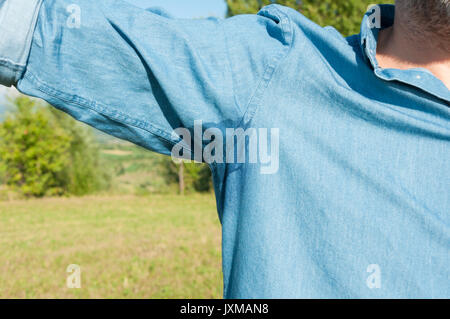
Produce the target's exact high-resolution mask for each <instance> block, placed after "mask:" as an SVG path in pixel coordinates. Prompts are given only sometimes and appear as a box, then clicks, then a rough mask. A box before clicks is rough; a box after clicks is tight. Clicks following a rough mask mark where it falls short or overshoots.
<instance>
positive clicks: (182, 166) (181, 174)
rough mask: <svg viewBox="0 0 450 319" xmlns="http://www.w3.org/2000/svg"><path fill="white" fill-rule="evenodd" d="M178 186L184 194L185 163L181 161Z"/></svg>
mask: <svg viewBox="0 0 450 319" xmlns="http://www.w3.org/2000/svg"><path fill="white" fill-rule="evenodd" d="M178 186H179V190H180V195H184V163H183V162H181V163H180V166H179V167H178Z"/></svg>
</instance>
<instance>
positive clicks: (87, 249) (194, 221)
mask: <svg viewBox="0 0 450 319" xmlns="http://www.w3.org/2000/svg"><path fill="white" fill-rule="evenodd" d="M0 234H1V236H0V298H221V297H222V278H221V259H220V225H219V222H218V218H217V213H216V210H215V201H214V197H213V195H211V194H207V195H192V196H186V197H183V196H177V195H150V196H147V197H143V196H133V195H128V196H104V197H103V196H91V197H82V198H66V199H62V198H49V199H39V200H23V201H9V202H0ZM70 264H77V265H79V266H80V267H81V285H82V287H81V288H80V289H73V288H72V289H69V288H67V287H66V278H67V276H68V275H69V273H67V272H66V268H67V266H68V265H70Z"/></svg>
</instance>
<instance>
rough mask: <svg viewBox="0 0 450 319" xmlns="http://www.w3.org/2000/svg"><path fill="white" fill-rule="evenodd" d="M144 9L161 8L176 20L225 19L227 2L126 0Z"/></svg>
mask: <svg viewBox="0 0 450 319" xmlns="http://www.w3.org/2000/svg"><path fill="white" fill-rule="evenodd" d="M126 1H128V2H130V3H132V4H134V5H136V6H139V7H142V8H149V7H160V8H163V9H165V11H167V12H168V13H170V15H172V16H174V17H176V18H205V17H211V16H213V17H224V16H225V11H226V4H225V0H126Z"/></svg>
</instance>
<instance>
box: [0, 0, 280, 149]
mask: <svg viewBox="0 0 450 319" xmlns="http://www.w3.org/2000/svg"><path fill="white" fill-rule="evenodd" d="M24 2H27V6H26V8H25V7H24V6H25V4H24ZM30 3H33V4H34V5H33V6H29V4H30ZM5 5H6V7H5V8H11V6H15V8H14V9H9V10H12V11H10V12H11V13H14V14H12V15H11V16H10V15H8V19H9V20H12V21H13V25H15V26H16V27H18V28H19V29H20V32H19V34H22V33H23V34H26V36H22V37H21V38H17V39H16V38H14V37H12V36H7V39H8V40H7V41H10V42H11V43H13V48H12V52H13V55H12V56H9V55H8V54H10V51H9V50H10V48H9V44H6V45H3V46H0V57H4V58H5V59H8V60H10V62H11V64H8V65H6V66H4V67H6V70H5V69H2V71H1V73H2V75H1V78H2V84H6V85H8V84H11V83H13V84H14V85H16V86H17V88H18V89H19V91H21V92H23V93H25V94H28V95H32V96H37V97H40V98H43V99H45V100H47V101H48V102H49V103H50V104H52V105H54V106H55V107H57V108H59V109H61V110H63V111H65V112H67V113H69V114H70V115H72V116H73V117H75V118H76V119H78V120H80V121H83V122H85V123H88V124H90V125H92V126H94V127H96V128H98V129H100V130H102V131H105V132H106V133H109V134H112V135H114V136H117V137H119V138H122V139H126V140H129V141H131V142H133V143H136V144H139V145H141V146H144V147H146V148H148V149H152V150H154V151H158V152H160V153H164V154H169V153H170V149H171V147H172V146H173V144H174V143H176V142H177V141H178V138H174V136H173V135H172V131H173V129H175V128H178V127H186V128H189V129H191V128H192V127H193V125H194V121H195V120H202V121H203V123H204V126H205V127H207V126H214V127H218V128H222V127H224V126H226V127H233V126H235V125H238V124H239V123H240V122H241V121H242V119H243V117H244V114H245V113H246V112H247V110H248V107H249V105H251V104H252V98H253V99H255V100H254V101H257V98H258V96H256V97H255V94H261V92H262V91H263V89H264V87H262V86H264V85H266V84H267V83H268V81H267V79H268V77H269V76H270V73H271V72H273V70H274V69H275V68H276V65H277V63H278V62H279V60H280V58H281V56H282V55H284V54H285V53H286V52H287V49H288V48H287V47H288V44H287V41H286V39H285V34H286V28H288V21H287V19H286V18H285V17H284V14H283V13H282V12H281V10H279V9H278V8H277V7H274V6H272V7H271V8H268V9H265V10H263V11H262V12H261V13H260V14H259V15H246V16H239V17H233V18H230V19H225V20H217V19H197V20H176V19H170V18H167V17H163V16H161V15H159V14H156V13H154V12H151V11H147V10H142V9H139V8H136V7H134V6H132V5H129V4H127V3H125V2H123V1H118V0H96V1H92V0H79V1H76V2H74V1H71V0H44V1H43V3H42V6H41V8H40V10H39V13H38V7H39V1H37V0H34V1H31V0H6V2H5V1H3V6H5ZM8 5H9V6H10V7H8ZM2 10H3V8H2ZM36 16H37V19H36ZM22 17H27V18H26V19H25V20H26V21H23V19H22ZM20 21H22V24H21V23H20ZM7 26H8V25H7V24H5V23H4V21H3V22H2V21H0V28H1V30H2V37H3V35H4V33H5V32H8V30H7V31H3V30H5V28H7ZM30 30H31V31H30ZM9 31H10V32H11V30H9ZM14 46H15V47H14ZM18 53H20V55H17V54H18ZM24 58H25V59H24ZM16 66H17V67H18V69H17V71H16V72H15V73H14V76H11V72H13V71H14V68H15V67H16Z"/></svg>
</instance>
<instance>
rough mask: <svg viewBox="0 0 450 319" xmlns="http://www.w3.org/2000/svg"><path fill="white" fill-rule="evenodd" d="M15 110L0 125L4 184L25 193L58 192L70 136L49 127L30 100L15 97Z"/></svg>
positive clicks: (45, 118)
mask: <svg viewBox="0 0 450 319" xmlns="http://www.w3.org/2000/svg"><path fill="white" fill-rule="evenodd" d="M14 104H15V105H16V106H17V111H16V112H15V113H14V115H13V116H9V117H7V119H6V120H5V121H4V122H3V123H2V124H1V125H0V160H1V162H0V170H1V171H2V173H3V176H4V179H5V182H6V184H7V185H9V186H12V187H13V188H15V189H17V190H19V191H20V192H21V193H23V194H24V195H26V196H44V195H61V194H63V193H64V187H63V186H64V185H62V184H61V183H60V180H61V174H62V173H63V171H64V168H65V167H66V166H67V165H68V164H69V163H70V158H69V155H68V150H69V148H70V143H71V137H70V136H69V135H68V134H67V133H66V132H64V131H63V130H61V129H60V128H58V127H52V125H51V123H50V120H49V118H48V115H47V114H46V113H45V110H44V109H42V108H37V105H36V102H35V101H34V100H31V99H28V98H26V97H18V98H16V99H15V101H14Z"/></svg>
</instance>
